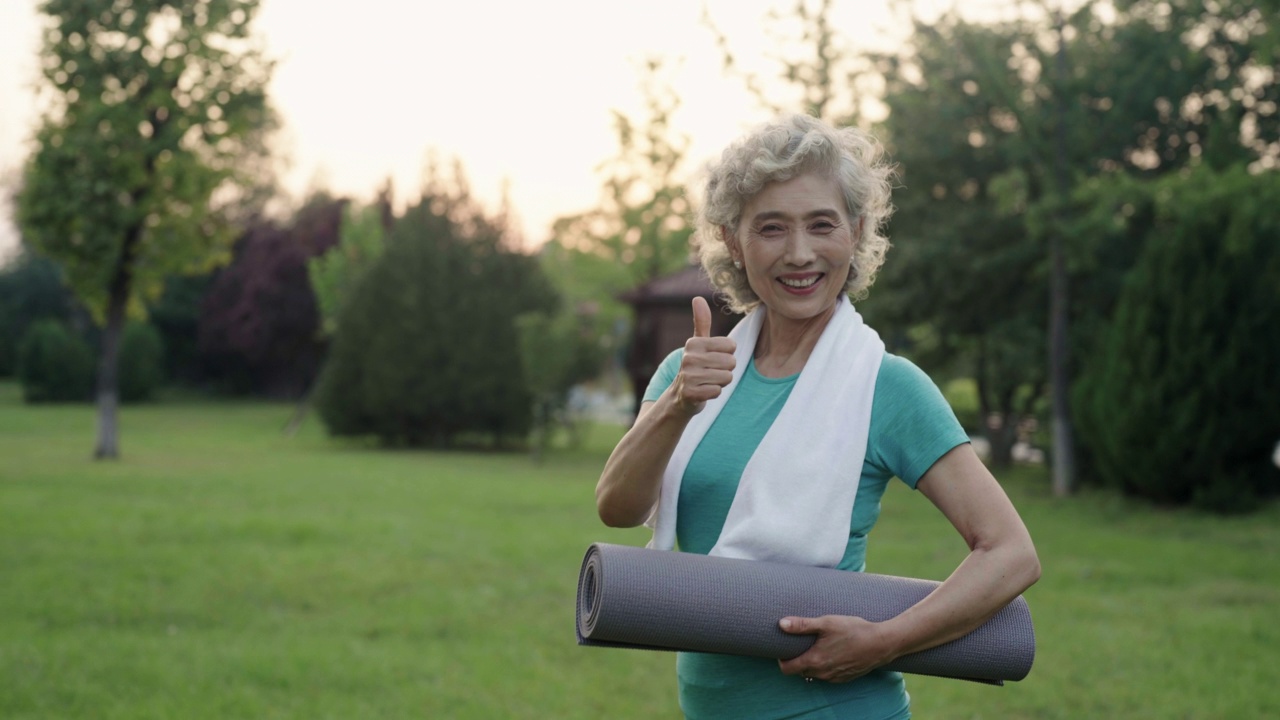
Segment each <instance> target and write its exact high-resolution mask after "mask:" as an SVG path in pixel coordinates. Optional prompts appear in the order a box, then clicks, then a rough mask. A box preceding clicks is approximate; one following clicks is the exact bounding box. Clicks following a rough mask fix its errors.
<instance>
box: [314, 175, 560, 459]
mask: <svg viewBox="0 0 1280 720" xmlns="http://www.w3.org/2000/svg"><path fill="white" fill-rule="evenodd" d="M510 244H511V243H510V231H509V230H508V229H507V224H506V219H505V217H503V216H501V215H499V216H496V217H493V216H490V215H488V214H486V213H485V212H484V211H483V209H482V208H480V207H479V205H478V204H477V203H476V202H475V201H474V200H473V199H472V198H471V197H470V194H469V192H468V191H467V190H466V186H465V183H463V182H461V181H460V180H459V181H456V182H453V183H452V184H451V185H445V184H444V182H443V181H440V180H438V179H436V180H432V181H431V182H429V184H428V187H427V189H426V190H424V192H423V195H422V197H421V198H420V199H419V200H418V202H417V203H415V204H414V205H412V206H411V207H409V208H408V209H407V210H406V211H405V213H404V215H403V216H402V217H400V218H398V219H397V220H396V221H395V223H394V225H393V226H392V228H391V230H390V231H389V233H388V235H387V242H386V248H385V250H384V251H383V253H382V255H381V256H380V257H379V258H378V259H377V260H376V261H375V262H374V263H373V265H372V266H371V267H370V268H369V269H368V270H367V272H366V274H365V276H364V278H363V280H362V281H361V282H359V283H358V284H357V285H356V287H355V288H354V291H353V293H352V295H351V296H350V298H349V301H348V302H346V303H344V305H343V308H342V311H341V315H340V317H339V321H338V327H337V332H336V334H335V336H334V340H333V345H332V347H331V349H330V353H329V359H328V362H326V364H325V368H324V372H323V374H322V376H321V379H320V382H319V386H318V387H317V390H316V405H317V409H318V410H319V412H320V415H321V418H322V419H323V420H324V422H325V425H326V426H327V427H328V429H329V431H330V432H331V433H333V434H335V435H373V436H376V437H378V438H380V439H381V440H382V441H383V442H385V443H388V444H397V445H412V446H419V445H430V444H434V445H448V444H450V443H451V442H452V441H453V440H454V439H456V438H457V437H458V436H459V435H462V434H464V433H484V434H487V435H489V436H490V437H492V438H493V439H494V442H495V443H500V442H501V441H502V440H503V439H505V438H511V437H523V436H524V435H525V434H526V433H527V432H528V430H529V427H530V424H531V421H532V418H531V408H532V397H531V395H530V392H529V388H528V386H527V384H526V381H525V375H524V365H523V362H522V359H521V347H520V337H519V334H518V330H517V327H516V318H517V316H519V315H522V314H524V313H527V312H536V311H543V312H550V311H551V310H552V309H553V308H554V304H555V295H554V292H553V291H552V289H551V288H550V286H549V284H548V283H547V281H546V279H545V278H544V277H543V276H542V274H541V272H540V271H539V268H538V264H537V261H536V260H535V259H534V258H532V257H529V256H527V255H523V254H521V253H518V252H516V251H514V250H513V249H512V248H511V247H510Z"/></svg>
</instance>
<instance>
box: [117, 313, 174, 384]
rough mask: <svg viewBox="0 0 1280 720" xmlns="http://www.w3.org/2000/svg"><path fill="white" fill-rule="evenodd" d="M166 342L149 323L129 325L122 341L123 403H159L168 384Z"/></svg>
mask: <svg viewBox="0 0 1280 720" xmlns="http://www.w3.org/2000/svg"><path fill="white" fill-rule="evenodd" d="M164 366H165V353H164V340H162V339H161V337H160V332H159V331H158V330H156V328H155V327H154V326H152V325H150V324H149V323H129V324H127V325H125V327H124V333H123V334H122V336H121V338H120V370H119V372H120V385H119V392H120V402H122V403H136V402H147V401H149V400H153V399H155V394H156V391H157V390H159V389H160V387H161V386H162V385H163V384H164V381H165V367H164Z"/></svg>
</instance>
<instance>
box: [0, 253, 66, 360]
mask: <svg viewBox="0 0 1280 720" xmlns="http://www.w3.org/2000/svg"><path fill="white" fill-rule="evenodd" d="M74 302H75V301H74V298H72V297H71V296H70V294H69V293H68V292H67V289H66V286H65V285H63V283H62V273H61V271H60V270H59V269H58V265H57V263H55V262H53V261H52V260H49V259H48V258H44V257H40V256H38V255H32V254H30V253H25V252H24V253H23V254H22V255H21V256H19V257H18V258H17V259H16V260H15V261H13V262H11V263H10V264H9V265H8V266H6V267H5V268H4V269H3V270H0V377H5V376H11V375H13V374H14V373H15V372H16V370H17V366H18V345H19V343H21V342H22V337H23V336H24V335H25V334H26V332H27V328H29V327H30V326H31V324H32V323H34V322H36V321H38V320H45V319H49V320H59V321H63V322H66V321H68V320H69V319H70V318H71V314H72V305H73V303H74Z"/></svg>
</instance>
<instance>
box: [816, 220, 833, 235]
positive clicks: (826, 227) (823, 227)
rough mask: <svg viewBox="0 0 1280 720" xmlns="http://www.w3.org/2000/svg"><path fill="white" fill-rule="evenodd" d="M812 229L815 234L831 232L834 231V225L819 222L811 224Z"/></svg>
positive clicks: (822, 221)
mask: <svg viewBox="0 0 1280 720" xmlns="http://www.w3.org/2000/svg"><path fill="white" fill-rule="evenodd" d="M813 229H814V230H816V231H817V232H831V231H832V230H835V229H836V226H835V224H833V223H831V222H828V221H826V220H821V221H819V222H816V223H814V224H813Z"/></svg>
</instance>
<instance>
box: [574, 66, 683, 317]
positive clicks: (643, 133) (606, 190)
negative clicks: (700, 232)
mask: <svg viewBox="0 0 1280 720" xmlns="http://www.w3.org/2000/svg"><path fill="white" fill-rule="evenodd" d="M663 71H664V68H663V63H662V62H661V61H659V60H652V59H651V60H648V61H647V62H646V63H645V65H644V71H643V76H642V79H641V91H642V95H643V98H644V103H645V109H646V112H647V117H646V118H644V120H643V121H641V122H639V123H637V122H636V121H634V120H632V119H631V118H628V117H627V116H626V115H624V114H623V113H621V112H618V111H614V113H613V116H614V127H615V129H616V130H617V134H618V155H617V156H616V157H614V158H612V159H610V160H609V161H607V162H606V163H605V164H604V165H602V166H601V168H600V169H601V170H602V171H603V172H604V173H605V181H604V187H603V188H602V192H601V198H600V205H599V206H598V207H597V208H596V209H594V210H591V211H589V212H586V213H582V214H580V215H574V216H568V217H562V218H559V219H557V220H556V221H555V225H554V228H553V230H552V236H553V239H552V242H553V243H555V244H557V245H560V246H562V247H564V248H567V249H569V250H576V251H580V252H585V253H590V254H594V255H597V256H599V257H602V258H605V259H606V260H607V261H608V262H609V263H612V264H614V265H616V266H620V267H623V268H625V269H626V271H627V278H628V285H638V284H640V283H642V282H645V281H647V280H652V279H654V278H657V277H660V276H662V275H664V274H666V273H668V272H671V271H673V270H678V269H680V268H682V267H684V266H685V265H687V264H688V262H689V254H690V250H689V237H690V235H692V234H693V225H692V217H691V216H690V213H691V209H690V205H689V201H688V198H687V197H686V196H685V193H684V187H683V184H682V183H681V182H679V180H678V179H677V176H678V173H679V172H680V170H681V164H682V163H683V161H684V156H685V152H686V150H687V146H688V139H687V138H684V137H673V135H672V130H671V118H672V115H673V114H674V112H675V111H676V109H677V108H678V107H679V105H680V100H679V98H678V97H676V95H675V92H674V91H673V90H671V88H670V86H669V85H668V84H666V83H665V82H663V80H662V74H663ZM621 289H623V288H618V287H615V288H614V291H615V292H616V291H618V290H621Z"/></svg>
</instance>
